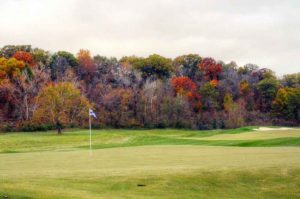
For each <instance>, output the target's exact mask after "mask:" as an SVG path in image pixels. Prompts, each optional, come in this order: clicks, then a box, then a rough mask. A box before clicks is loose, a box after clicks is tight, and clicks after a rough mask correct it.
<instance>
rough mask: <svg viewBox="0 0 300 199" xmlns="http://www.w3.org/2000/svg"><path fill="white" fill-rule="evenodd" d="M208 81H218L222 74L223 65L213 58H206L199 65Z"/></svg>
mask: <svg viewBox="0 0 300 199" xmlns="http://www.w3.org/2000/svg"><path fill="white" fill-rule="evenodd" d="M199 68H200V69H201V70H202V71H203V72H204V75H205V77H206V78H207V79H208V80H217V79H218V78H219V74H220V73H221V72H222V65H221V64H219V63H217V62H216V61H215V60H214V59H213V58H210V57H209V58H204V59H203V60H202V62H201V63H200V65H199Z"/></svg>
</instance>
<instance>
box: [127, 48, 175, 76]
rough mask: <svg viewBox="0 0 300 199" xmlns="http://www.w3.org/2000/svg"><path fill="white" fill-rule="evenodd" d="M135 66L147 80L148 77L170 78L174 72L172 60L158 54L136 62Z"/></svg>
mask: <svg viewBox="0 0 300 199" xmlns="http://www.w3.org/2000/svg"><path fill="white" fill-rule="evenodd" d="M133 66H134V68H136V69H138V70H140V71H141V72H142V76H143V78H145V79H146V78H148V77H154V78H158V79H164V78H167V77H169V76H170V74H171V72H172V60H171V59H168V58H165V57H162V56H160V55H157V54H154V55H150V56H149V57H147V58H145V59H139V60H135V61H134V63H133Z"/></svg>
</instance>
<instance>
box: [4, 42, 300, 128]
mask: <svg viewBox="0 0 300 199" xmlns="http://www.w3.org/2000/svg"><path fill="white" fill-rule="evenodd" d="M282 67H288V66H282ZM89 108H92V109H93V110H94V112H95V113H96V115H97V118H96V119H93V127H94V128H187V129H223V128H237V127H241V126H245V125H280V126H285V125H287V126H297V125H299V124H300V73H297V74H288V75H283V76H282V77H278V76H276V74H275V72H274V71H272V70H270V69H268V68H267V67H259V66H257V65H255V64H251V63H249V64H246V65H244V66H238V65H237V64H236V63H235V62H234V61H232V62H230V63H224V62H223V61H219V60H215V59H214V58H211V57H201V55H198V54H187V55H181V56H178V57H176V58H174V59H170V58H166V57H163V56H161V55H158V54H152V55H149V56H148V57H138V56H125V57H122V58H120V59H117V58H114V57H105V56H101V55H95V56H93V55H91V53H90V52H89V50H83V49H81V50H79V52H78V53H77V54H76V55H74V54H72V53H70V52H66V51H58V52H49V51H47V50H43V49H40V48H33V47H31V45H7V46H3V47H2V48H0V129H1V130H2V131H36V130H38V131H42V130H50V129H57V130H58V132H59V133H61V129H63V128H73V127H82V128H85V127H87V126H88V109H89Z"/></svg>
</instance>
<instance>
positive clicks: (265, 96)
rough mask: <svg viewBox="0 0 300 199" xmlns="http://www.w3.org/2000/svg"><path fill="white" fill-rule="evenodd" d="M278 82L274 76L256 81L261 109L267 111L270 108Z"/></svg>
mask: <svg viewBox="0 0 300 199" xmlns="http://www.w3.org/2000/svg"><path fill="white" fill-rule="evenodd" d="M278 87H279V83H278V81H277V79H276V78H273V77H270V78H265V79H263V80H261V81H260V82H258V84H257V89H258V93H259V106H260V109H261V111H263V112H268V111H270V110H271V106H272V101H273V100H274V98H275V96H276V93H277V90H278Z"/></svg>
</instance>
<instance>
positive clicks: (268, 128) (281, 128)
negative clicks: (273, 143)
mask: <svg viewBox="0 0 300 199" xmlns="http://www.w3.org/2000/svg"><path fill="white" fill-rule="evenodd" d="M253 130H254V131H282V130H293V128H288V127H280V128H270V127H259V128H258V129H253Z"/></svg>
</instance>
